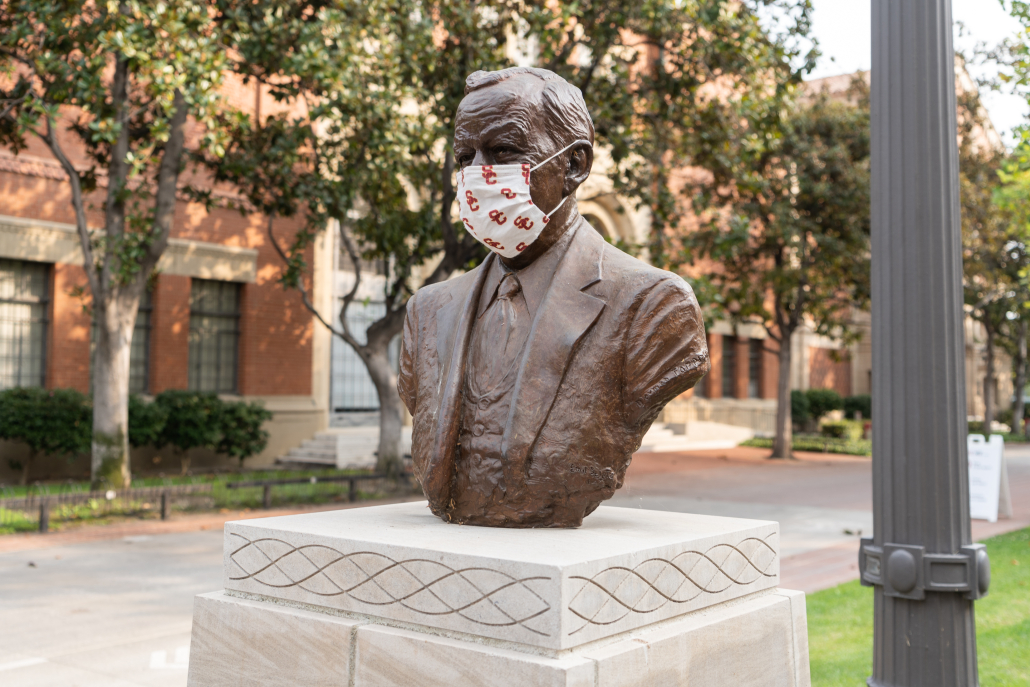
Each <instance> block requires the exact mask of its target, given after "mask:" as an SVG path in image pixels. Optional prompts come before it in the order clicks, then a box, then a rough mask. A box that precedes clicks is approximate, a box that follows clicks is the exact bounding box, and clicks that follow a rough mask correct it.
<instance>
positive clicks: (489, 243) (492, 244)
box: [483, 239, 504, 250]
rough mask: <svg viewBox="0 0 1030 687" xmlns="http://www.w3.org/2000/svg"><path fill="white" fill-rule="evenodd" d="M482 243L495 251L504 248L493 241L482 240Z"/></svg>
mask: <svg viewBox="0 0 1030 687" xmlns="http://www.w3.org/2000/svg"><path fill="white" fill-rule="evenodd" d="M483 243H485V244H486V245H488V246H490V247H491V248H496V249H497V250H504V246H502V245H501V244H499V243H497V242H496V241H494V240H493V239H483Z"/></svg>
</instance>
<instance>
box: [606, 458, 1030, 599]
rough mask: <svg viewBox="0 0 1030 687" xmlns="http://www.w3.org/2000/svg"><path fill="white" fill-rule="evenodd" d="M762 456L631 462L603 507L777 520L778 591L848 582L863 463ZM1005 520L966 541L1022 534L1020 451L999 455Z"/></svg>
mask: <svg viewBox="0 0 1030 687" xmlns="http://www.w3.org/2000/svg"><path fill="white" fill-rule="evenodd" d="M768 454H769V451H768V450H765V449H753V448H743V447H738V448H733V449H726V450H721V451H693V452H689V453H678V454H670V453H661V454H659V453H655V454H638V455H637V456H635V457H634V459H633V464H632V466H631V467H630V470H629V472H628V473H627V476H626V485H625V486H624V487H623V488H622V489H621V490H620V491H619V492H618V493H616V495H615V498H613V499H612V500H611V502H610V503H611V504H612V505H619V506H627V507H639V508H650V509H655V510H670V511H678V512H683V513H705V514H709V515H726V516H733V517H743V518H757V519H764V520H777V521H779V523H780V548H781V551H782V555H783V559H782V562H781V566H780V579H781V584H782V586H784V587H786V588H789V589H800V590H802V591H805V592H814V591H818V590H820V589H826V588H827V587H832V586H834V585H837V584H840V583H841V582H847V581H849V580H854V579H857V578H858V546H859V539H860V538H861V537H870V536H872V532H873V516H872V462H871V461H870V459H868V458H857V457H851V456H837V455H831V454H822V453H798V454H797V457H798V460H793V461H773V460H768V459H767V458H766V456H768ZM1005 455H1006V460H1007V461H1008V467H1009V479H1010V488H1011V490H1012V502H1013V517H1012V519H1006V520H999V521H998V522H996V523H988V522H984V521H980V520H974V521H973V539H974V540H981V539H986V538H987V537H991V536H994V535H996V534H1001V533H1003V532H1009V531H1012V530H1016V529H1022V528H1024V527H1030V446H1025V445H1024V446H1013V447H1009V448H1007V449H1006V454H1005Z"/></svg>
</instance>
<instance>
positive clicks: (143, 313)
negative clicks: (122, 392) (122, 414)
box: [89, 289, 154, 394]
mask: <svg viewBox="0 0 1030 687" xmlns="http://www.w3.org/2000/svg"><path fill="white" fill-rule="evenodd" d="M153 310H154V305H153V301H152V300H151V296H150V290H149V289H144V290H143V295H142V296H140V299H139V311H138V312H137V313H136V325H135V326H134V327H133V329H132V347H131V348H130V349H129V393H130V394H145V393H147V392H148V391H149V390H150V314H151V312H153ZM98 336H99V331H98V330H97V321H96V315H95V314H94V316H93V326H92V335H91V337H90V342H89V362H90V365H89V385H90V388H92V387H93V367H94V365H93V359H94V356H95V354H96V350H97V337H98Z"/></svg>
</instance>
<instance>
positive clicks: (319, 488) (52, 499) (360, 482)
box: [0, 473, 412, 533]
mask: <svg viewBox="0 0 1030 687" xmlns="http://www.w3.org/2000/svg"><path fill="white" fill-rule="evenodd" d="M37 488H39V489H42V490H43V491H42V493H35V494H28V495H24V496H13V497H6V498H0V533H3V532H28V531H33V530H35V531H39V532H47V531H49V530H50V529H51V525H52V524H53V523H55V522H72V521H98V520H103V519H104V518H107V517H114V516H138V517H153V516H155V515H156V516H158V517H160V518H161V519H162V520H167V519H168V517H169V515H170V514H171V511H172V510H173V509H174V510H176V511H190V510H193V511H203V510H212V509H215V508H229V509H241V510H247V509H251V508H254V509H257V508H262V509H269V508H272V507H273V505H275V506H286V505H318V504H332V503H341V502H345V503H354V502H356V501H358V500H359V498H381V497H385V496H390V495H395V494H401V493H405V494H406V493H410V492H411V489H412V480H411V475H410V474H409V473H401V474H400V475H399V476H397V478H396V479H391V478H390V477H389V476H387V475H381V474H347V475H333V474H329V475H314V476H308V477H298V478H283V479H258V480H232V479H229V480H227V481H222V480H215V481H211V482H200V483H194V484H179V485H159V486H151V487H137V488H131V489H122V490H107V491H87V490H85V489H82V490H75V489H74V488H72V490H69V491H60V492H56V493H47V491H46V490H47V489H48V487H47V486H46V485H39V486H38V487H37ZM56 488H57V489H67V486H64V485H62V486H57V487H56Z"/></svg>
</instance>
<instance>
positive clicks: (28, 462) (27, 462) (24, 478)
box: [21, 449, 36, 487]
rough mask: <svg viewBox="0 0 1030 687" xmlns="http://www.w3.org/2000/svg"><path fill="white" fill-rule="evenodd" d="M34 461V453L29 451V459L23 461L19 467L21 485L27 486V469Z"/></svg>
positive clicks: (31, 450)
mask: <svg viewBox="0 0 1030 687" xmlns="http://www.w3.org/2000/svg"><path fill="white" fill-rule="evenodd" d="M35 460H36V451H35V450H33V449H29V457H28V458H26V459H25V462H24V463H22V466H21V485H22V486H23V487H24V486H27V485H28V483H29V468H31V467H32V463H33V461H35Z"/></svg>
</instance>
